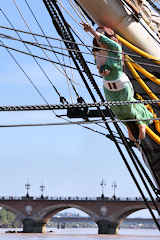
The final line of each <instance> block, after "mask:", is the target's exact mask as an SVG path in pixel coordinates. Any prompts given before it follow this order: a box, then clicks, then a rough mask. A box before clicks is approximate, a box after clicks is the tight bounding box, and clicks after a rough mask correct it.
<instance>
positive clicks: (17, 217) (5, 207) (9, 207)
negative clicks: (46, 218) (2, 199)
mask: <svg viewBox="0 0 160 240" xmlns="http://www.w3.org/2000/svg"><path fill="white" fill-rule="evenodd" d="M0 207H2V208H4V209H6V210H8V211H10V212H12V213H14V214H15V215H16V219H18V220H22V219H23V218H24V217H25V216H24V214H22V212H20V211H18V210H17V209H16V208H15V207H12V206H10V205H7V204H3V203H0Z"/></svg>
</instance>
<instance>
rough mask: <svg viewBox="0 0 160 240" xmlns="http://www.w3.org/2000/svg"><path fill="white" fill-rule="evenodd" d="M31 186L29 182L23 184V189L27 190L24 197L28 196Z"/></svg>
mask: <svg viewBox="0 0 160 240" xmlns="http://www.w3.org/2000/svg"><path fill="white" fill-rule="evenodd" d="M30 188H31V185H30V184H29V183H26V184H25V189H26V190H27V193H26V198H29V190H30Z"/></svg>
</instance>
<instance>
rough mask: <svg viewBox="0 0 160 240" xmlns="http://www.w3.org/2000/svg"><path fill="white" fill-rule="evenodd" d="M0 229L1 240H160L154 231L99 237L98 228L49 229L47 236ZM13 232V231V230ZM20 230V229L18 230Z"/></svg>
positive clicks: (128, 231)
mask: <svg viewBox="0 0 160 240" xmlns="http://www.w3.org/2000/svg"><path fill="white" fill-rule="evenodd" d="M7 230H11V229H0V240H44V239H45V240H51V239H52V240H83V239H85V240H103V239H108V240H120V239H124V240H158V239H160V232H159V231H158V230H156V229H155V230H154V229H120V231H119V234H118V235H98V234H97V229H96V228H90V229H88V228H87V229H86V228H83V229H81V228H75V229H69V228H66V229H58V230H57V229H48V232H47V233H45V234H37V233H35V234H32V233H28V234H25V233H5V231H7ZM12 230H13V229H12ZM17 230H20V229H17Z"/></svg>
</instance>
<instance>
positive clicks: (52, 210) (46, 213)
mask: <svg viewBox="0 0 160 240" xmlns="http://www.w3.org/2000/svg"><path fill="white" fill-rule="evenodd" d="M68 208H75V209H78V210H81V211H82V212H84V213H86V214H88V215H89V216H90V217H91V219H92V220H93V222H95V219H96V215H95V212H94V211H91V210H89V209H87V208H85V207H82V206H79V205H76V204H71V203H70V204H57V205H53V206H49V207H46V208H44V209H42V210H41V211H40V212H39V213H38V216H37V217H38V218H39V219H41V220H42V221H43V222H45V223H47V222H48V221H49V219H50V218H51V217H52V216H54V215H55V214H57V213H58V212H61V211H63V210H65V209H68Z"/></svg>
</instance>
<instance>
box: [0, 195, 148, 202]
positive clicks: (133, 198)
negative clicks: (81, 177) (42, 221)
mask: <svg viewBox="0 0 160 240" xmlns="http://www.w3.org/2000/svg"><path fill="white" fill-rule="evenodd" d="M146 199H147V198H146ZM1 200H51V201H53V200H65V201H67V200H68V201H70V200H80V201H97V200H100V201H143V199H142V198H140V197H116V198H110V197H103V198H102V197H78V196H77V197H74V196H73V197H65V196H45V197H36V196H30V197H26V196H0V201H1ZM147 200H148V201H150V199H149V198H148V199H147Z"/></svg>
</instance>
